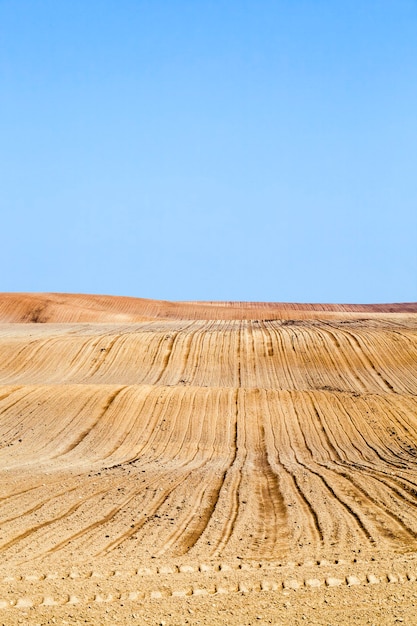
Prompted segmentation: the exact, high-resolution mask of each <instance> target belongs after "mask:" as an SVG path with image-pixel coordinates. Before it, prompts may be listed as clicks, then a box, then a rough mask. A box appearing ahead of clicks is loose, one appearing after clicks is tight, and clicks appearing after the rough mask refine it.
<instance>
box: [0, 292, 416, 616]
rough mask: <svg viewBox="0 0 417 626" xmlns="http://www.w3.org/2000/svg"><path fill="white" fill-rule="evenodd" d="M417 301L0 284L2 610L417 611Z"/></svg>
mask: <svg viewBox="0 0 417 626" xmlns="http://www.w3.org/2000/svg"><path fill="white" fill-rule="evenodd" d="M416 363H417V304H397V305H308V304H306V305H296V304H274V303H236V302H235V303H233V302H224V303H215V302H207V303H201V302H200V303H198V302H194V303H193V302H186V303H175V302H162V301H152V300H142V299H135V298H120V297H107V296H84V295H68V294H0V476H1V482H0V554H1V556H0V624H5V625H6V624H7V625H9V624H10V625H15V624H39V625H41V624H42V625H43V624H107V623H113V624H120V625H124V624H135V623H136V624H162V625H165V624H166V625H167V626H168V625H178V624H206V625H209V624H210V625H212V624H213V625H217V624H242V625H244V624H291V626H292V625H296V624H317V625H324V626H327V625H330V624H331V625H332V626H336V625H339V624H345V625H348V624H375V626H379V625H380V624H396V623H403V624H417V367H416Z"/></svg>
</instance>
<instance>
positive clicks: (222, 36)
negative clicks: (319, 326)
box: [0, 0, 417, 303]
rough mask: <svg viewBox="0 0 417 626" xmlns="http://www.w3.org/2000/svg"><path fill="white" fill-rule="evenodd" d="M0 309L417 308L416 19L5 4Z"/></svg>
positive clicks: (416, 7) (177, 2) (0, 1)
mask: <svg viewBox="0 0 417 626" xmlns="http://www.w3.org/2000/svg"><path fill="white" fill-rule="evenodd" d="M0 211H1V222H0V224H1V246H0V268H1V270H0V271H1V273H0V276H1V281H0V291H58V292H78V293H105V294H114V295H116V294H120V295H131V296H138V297H147V298H160V299H173V300H194V299H197V300H267V301H295V302H361V303H366V302H404V301H416V300H417V2H415V0H337V1H335V0H250V1H249V0H148V1H145V0H88V1H86V0H59V1H57V0H0Z"/></svg>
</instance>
